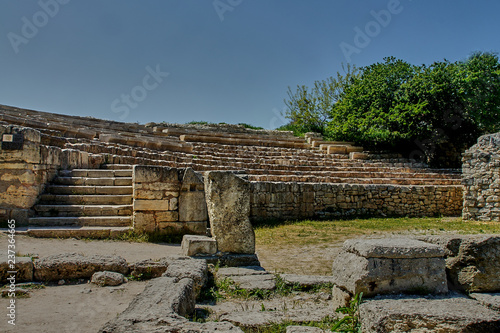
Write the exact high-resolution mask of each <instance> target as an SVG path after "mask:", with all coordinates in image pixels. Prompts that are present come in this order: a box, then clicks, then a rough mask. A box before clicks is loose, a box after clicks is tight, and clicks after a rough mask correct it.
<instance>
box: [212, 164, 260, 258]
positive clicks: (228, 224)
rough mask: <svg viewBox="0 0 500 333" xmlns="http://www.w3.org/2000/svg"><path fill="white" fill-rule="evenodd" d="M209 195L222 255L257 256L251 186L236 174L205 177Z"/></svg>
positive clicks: (213, 174)
mask: <svg viewBox="0 0 500 333" xmlns="http://www.w3.org/2000/svg"><path fill="white" fill-rule="evenodd" d="M205 192H206V193H205V194H206V200H207V208H208V215H209V218H210V223H211V232H212V236H214V237H215V239H216V241H217V247H218V249H219V251H221V252H232V253H247V254H252V253H255V233H254V231H253V228H252V225H251V223H250V219H249V214H250V186H249V184H248V182H247V181H245V180H243V179H241V178H239V177H238V176H236V175H235V174H233V173H229V172H221V171H211V172H207V173H206V174H205Z"/></svg>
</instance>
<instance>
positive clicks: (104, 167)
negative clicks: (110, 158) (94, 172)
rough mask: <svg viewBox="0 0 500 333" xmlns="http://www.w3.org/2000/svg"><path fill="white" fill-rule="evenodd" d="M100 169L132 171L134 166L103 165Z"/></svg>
mask: <svg viewBox="0 0 500 333" xmlns="http://www.w3.org/2000/svg"><path fill="white" fill-rule="evenodd" d="M101 168H102V169H107V170H132V169H133V168H134V166H133V165H132V164H103V165H102V166H101Z"/></svg>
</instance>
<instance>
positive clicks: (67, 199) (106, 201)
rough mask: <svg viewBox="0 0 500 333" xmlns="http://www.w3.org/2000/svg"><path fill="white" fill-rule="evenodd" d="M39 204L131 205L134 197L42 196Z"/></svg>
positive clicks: (125, 195) (120, 195) (118, 195)
mask: <svg viewBox="0 0 500 333" xmlns="http://www.w3.org/2000/svg"><path fill="white" fill-rule="evenodd" d="M39 204H49V205H52V204H56V205H131V204H132V196H131V195H127V194H117V195H74V194H70V195H60V194H42V195H41V198H40V202H39Z"/></svg>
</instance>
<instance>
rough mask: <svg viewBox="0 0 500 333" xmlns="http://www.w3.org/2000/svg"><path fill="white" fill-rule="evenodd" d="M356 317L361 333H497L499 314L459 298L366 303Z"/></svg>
mask: <svg viewBox="0 0 500 333" xmlns="http://www.w3.org/2000/svg"><path fill="white" fill-rule="evenodd" d="M360 317H361V323H362V331H363V332H365V333H372V332H373V333H375V332H377V333H378V332H394V333H397V332H415V333H416V332H450V333H452V332H500V313H498V312H496V311H493V310H491V309H488V308H486V307H485V306H482V305H481V304H479V303H478V302H477V301H475V300H472V299H468V298H467V297H465V296H460V295H450V296H445V297H426V298H423V297H406V298H402V297H392V298H391V297H385V298H376V299H373V300H366V301H365V302H364V303H362V304H361V306H360Z"/></svg>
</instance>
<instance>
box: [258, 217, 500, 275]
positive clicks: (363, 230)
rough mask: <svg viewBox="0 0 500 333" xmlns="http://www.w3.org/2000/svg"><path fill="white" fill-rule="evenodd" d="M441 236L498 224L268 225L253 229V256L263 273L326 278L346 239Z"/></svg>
mask: <svg viewBox="0 0 500 333" xmlns="http://www.w3.org/2000/svg"><path fill="white" fill-rule="evenodd" d="M443 233H460V234H481V233H487V234H490V233H491V234H494V233H500V223H498V222H488V223H486V222H464V221H462V219H461V218H449V217H446V218H372V219H354V220H337V221H311V220H305V221H287V222H275V221H270V222H266V223H261V224H259V225H256V226H255V235H256V245H257V253H258V255H259V259H260V260H261V262H262V264H263V266H264V267H265V268H266V269H267V270H270V271H273V272H277V273H296V274H312V275H329V274H330V272H331V262H332V261H333V259H334V258H335V256H337V255H338V253H339V252H340V249H341V247H342V243H343V242H344V241H345V240H346V239H349V238H356V237H391V236H395V235H433V234H443Z"/></svg>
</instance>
